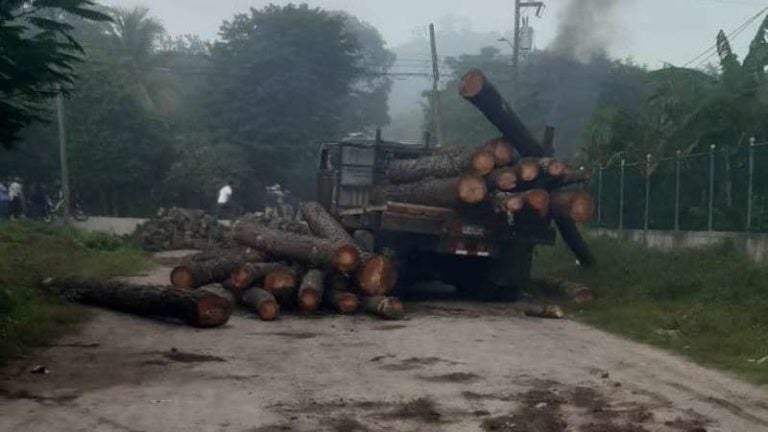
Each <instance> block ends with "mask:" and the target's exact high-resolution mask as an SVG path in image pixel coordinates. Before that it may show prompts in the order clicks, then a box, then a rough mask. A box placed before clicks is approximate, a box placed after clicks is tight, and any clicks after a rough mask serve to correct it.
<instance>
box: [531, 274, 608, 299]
mask: <svg viewBox="0 0 768 432" xmlns="http://www.w3.org/2000/svg"><path fill="white" fill-rule="evenodd" d="M533 282H534V283H535V284H536V285H538V286H540V287H541V288H543V289H544V291H545V293H546V294H548V295H556V296H562V297H565V298H567V299H568V300H570V301H572V302H573V303H576V304H584V303H589V302H591V301H592V300H594V299H595V295H594V293H593V292H592V290H591V289H590V288H589V287H588V286H586V285H582V284H579V283H576V282H571V281H569V280H565V279H558V278H553V277H541V278H536V279H534V280H533Z"/></svg>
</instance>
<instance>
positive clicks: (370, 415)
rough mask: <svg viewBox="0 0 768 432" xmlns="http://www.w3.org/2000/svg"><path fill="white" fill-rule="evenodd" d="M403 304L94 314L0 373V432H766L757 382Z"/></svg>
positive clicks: (571, 333) (580, 328) (558, 328)
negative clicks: (264, 314)
mask: <svg viewBox="0 0 768 432" xmlns="http://www.w3.org/2000/svg"><path fill="white" fill-rule="evenodd" d="M166 277H167V269H162V268H161V269H158V270H157V271H153V274H151V275H148V276H147V278H146V279H145V280H149V281H157V282H165V279H166ZM408 306H409V308H410V310H411V312H410V320H408V321H404V322H395V323H392V322H383V321H379V320H375V319H371V318H368V317H366V316H355V317H339V316H330V315H329V316H321V317H317V318H299V317H294V316H287V317H285V318H284V319H282V320H280V321H279V322H275V323H263V322H260V321H257V320H255V319H254V318H253V317H252V316H250V315H249V314H247V313H246V312H242V313H240V314H239V315H237V316H235V317H233V319H232V320H231V322H230V323H229V324H228V325H227V326H226V327H224V328H220V329H214V330H197V329H192V328H188V327H184V326H179V325H176V324H173V323H166V322H157V321H151V320H146V319H143V318H138V317H133V316H129V315H124V314H119V313H114V312H109V311H103V310H95V311H96V314H95V318H94V319H93V320H92V321H89V322H88V323H87V324H85V325H83V327H82V328H81V329H80V330H79V331H77V332H76V333H74V334H71V335H69V336H67V337H64V338H63V339H60V340H59V341H57V342H56V345H55V346H52V347H50V348H46V349H44V350H41V351H38V352H37V353H35V354H33V355H32V356H30V357H29V358H27V359H24V360H22V361H19V362H17V363H14V364H12V365H11V366H10V367H9V368H6V369H5V370H3V371H2V372H0V431H19V432H37V431H39V432H49V431H99V432H102V431H103V432H161V431H166V432H167V431H184V432H202V431H206V432H207V431H211V432H213V431H216V432H218V431H223V432H269V431H302V432H303V431H307V432H309V431H340V432H352V431H358V432H362V431H414V432H415V431H449V432H450V431H456V432H459V431H461V432H465V431H510V432H520V431H532V432H554V431H585V432H586V431H590V432H591V431H593V432H644V431H650V432H655V431H660V432H662V431H663V432H675V431H683V432H694V431H697V432H701V431H724V432H725V431H727V432H751V431H754V432H758V431H768V403H767V401H768V398H767V396H768V392H767V391H766V389H765V388H758V387H756V386H752V385H749V384H746V383H744V382H741V381H739V380H737V379H735V378H732V377H729V376H726V375H725V374H722V373H719V372H716V371H712V370H708V369H705V368H702V367H699V366H696V365H693V364H691V363H689V362H687V361H685V360H683V359H680V358H678V357H675V356H673V355H670V354H667V353H664V352H660V351H658V350H655V349H652V348H649V347H646V346H643V345H639V344H636V343H632V342H628V341H626V340H623V339H621V338H618V337H614V336H611V335H607V334H605V333H603V332H600V331H598V330H595V329H593V328H590V327H587V326H585V325H582V324H580V323H577V322H574V321H569V320H565V321H546V320H539V319H532V318H526V317H523V316H522V315H521V314H520V313H518V312H516V311H515V310H514V309H512V308H511V307H510V306H507V305H477V304H470V303H463V302H426V303H417V304H409V305H408ZM37 366H43V367H45V368H47V369H48V370H49V371H50V373H49V374H34V373H31V372H30V371H31V370H33V369H35V367H37Z"/></svg>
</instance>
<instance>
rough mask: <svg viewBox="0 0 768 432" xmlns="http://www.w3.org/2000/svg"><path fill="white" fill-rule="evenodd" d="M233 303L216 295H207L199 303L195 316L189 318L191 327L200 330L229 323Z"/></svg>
mask: <svg viewBox="0 0 768 432" xmlns="http://www.w3.org/2000/svg"><path fill="white" fill-rule="evenodd" d="M232 308H233V306H232V303H230V302H229V300H227V299H225V298H223V297H220V296H218V295H215V294H205V295H203V296H201V297H200V299H199V300H198V302H197V310H196V314H195V316H191V317H189V319H188V321H189V324H190V325H193V326H195V327H200V328H212V327H219V326H222V325H224V324H226V323H227V321H229V317H230V315H232Z"/></svg>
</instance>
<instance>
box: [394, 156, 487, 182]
mask: <svg viewBox="0 0 768 432" xmlns="http://www.w3.org/2000/svg"><path fill="white" fill-rule="evenodd" d="M494 166H496V159H495V157H494V153H493V152H492V151H489V150H487V149H485V148H483V149H481V150H479V151H467V150H463V149H450V150H448V151H442V152H440V153H437V154H434V155H431V156H425V157H421V158H416V159H402V160H395V161H392V162H391V163H390V165H389V167H388V168H387V173H386V177H387V180H389V182H390V183H393V184H401V183H414V182H418V181H420V180H424V179H428V178H446V177H448V178H450V177H456V176H458V175H460V174H462V173H464V172H472V173H475V174H477V175H479V176H484V175H487V174H488V173H490V172H491V171H492V170H493V168H494Z"/></svg>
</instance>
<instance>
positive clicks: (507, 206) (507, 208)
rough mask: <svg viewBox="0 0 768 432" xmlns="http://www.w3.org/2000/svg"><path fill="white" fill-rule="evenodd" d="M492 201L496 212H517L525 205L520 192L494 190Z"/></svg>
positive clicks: (523, 197)
mask: <svg viewBox="0 0 768 432" xmlns="http://www.w3.org/2000/svg"><path fill="white" fill-rule="evenodd" d="M493 203H494V206H495V208H496V211H497V212H498V213H517V212H519V211H520V210H522V209H523V208H524V207H525V196H524V195H523V194H522V193H510V192H496V193H495V194H494V196H493Z"/></svg>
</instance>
